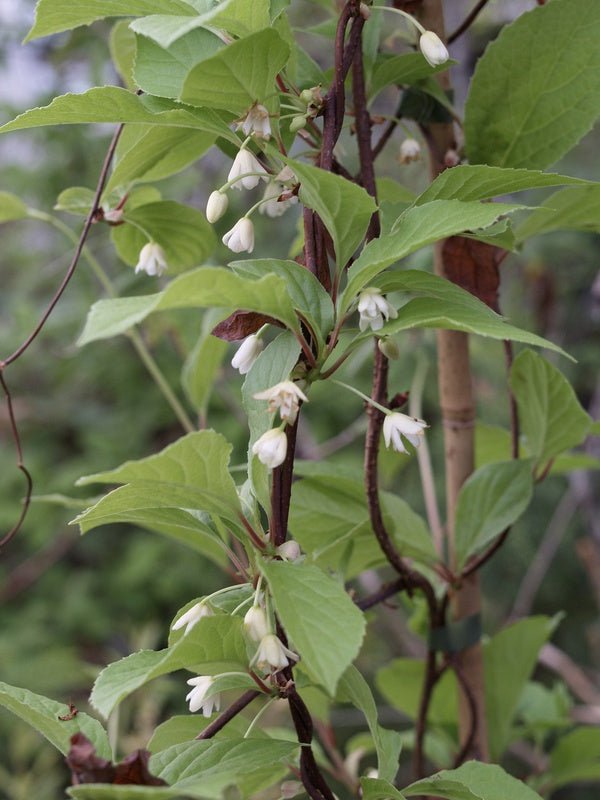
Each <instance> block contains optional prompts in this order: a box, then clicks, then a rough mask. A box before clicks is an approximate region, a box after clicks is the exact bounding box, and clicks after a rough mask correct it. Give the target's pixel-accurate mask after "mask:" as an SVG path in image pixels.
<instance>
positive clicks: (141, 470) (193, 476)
mask: <svg viewBox="0 0 600 800" xmlns="http://www.w3.org/2000/svg"><path fill="white" fill-rule="evenodd" d="M230 453H231V445H230V444H229V442H227V441H226V439H225V438H224V437H223V436H221V434H219V433H215V432H214V431H210V430H204V431H198V432H197V433H189V434H187V436H183V437H182V438H181V439H178V440H177V441H176V442H174V443H173V444H170V445H168V446H167V447H165V449H164V450H162V451H161V452H160V453H157V454H156V455H152V456H149V457H148V458H142V459H140V460H139V461H126V462H125V463H124V464H122V465H121V466H120V467H117V469H114V470H109V471H108V472H99V473H96V474H95V475H88V476H86V477H85V478H80V479H79V481H78V482H77V484H78V485H79V486H86V485H88V484H90V483H123V484H132V485H133V486H132V487H128V488H130V489H131V488H133V489H135V488H140V489H142V492H143V490H147V491H148V492H150V494H154V495H155V496H156V507H157V508H158V507H161V506H163V507H164V506H167V505H170V506H172V507H175V506H177V505H181V506H184V507H186V508H199V509H201V510H208V511H216V513H224V514H226V515H227V516H228V518H231V519H237V517H238V515H239V513H240V512H241V507H240V501H239V498H238V495H237V491H236V488H235V484H234V483H233V480H232V479H231V476H230V474H229V470H228V464H229V455H230ZM117 491H119V490H117ZM120 491H121V493H123V490H120ZM113 494H115V493H113ZM109 496H110V495H109ZM104 500H106V498H104ZM102 502H103V500H101V501H100V504H101V503H102ZM185 503H188V504H189V505H187V506H185ZM207 506H208V507H207ZM98 507H99V506H98V505H97V506H94V507H93V508H92V509H91V510H90V511H94V509H97V508H98ZM132 507H133V508H135V506H132ZM147 507H148V506H147ZM88 513H90V512H89V511H86V512H84V514H82V515H81V516H80V517H78V518H77V519H76V520H75V522H79V521H83V520H84V519H85V517H86V515H87V514H88Z"/></svg>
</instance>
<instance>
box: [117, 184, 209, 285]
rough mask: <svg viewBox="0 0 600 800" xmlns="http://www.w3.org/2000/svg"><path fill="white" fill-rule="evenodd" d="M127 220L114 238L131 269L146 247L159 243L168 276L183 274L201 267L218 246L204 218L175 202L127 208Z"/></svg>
mask: <svg viewBox="0 0 600 800" xmlns="http://www.w3.org/2000/svg"><path fill="white" fill-rule="evenodd" d="M123 220H124V222H125V224H124V225H117V226H115V227H114V228H113V229H112V238H113V241H114V243H115V246H116V248H117V252H118V253H119V255H120V257H121V258H122V259H123V261H125V263H126V264H129V265H130V266H135V265H136V264H137V262H138V260H139V257H140V251H141V250H142V248H143V247H144V245H145V244H147V243H148V242H156V244H159V245H160V246H161V247H162V249H163V250H164V252H165V257H166V261H167V272H168V273H169V274H174V273H177V272H182V271H184V270H187V269H190V267H197V266H200V264H201V263H202V262H203V261H205V260H206V259H207V258H208V257H209V256H210V255H211V253H212V252H213V250H214V249H215V246H216V243H217V238H216V236H215V232H214V230H213V226H212V225H209V223H208V222H207V221H206V217H205V216H204V214H202V213H200V211H197V210H196V209H195V208H192V207H191V206H184V205H182V204H181V203H176V202H175V201H174V200H161V201H160V202H158V203H149V204H148V205H144V206H137V207H136V208H133V209H131V210H129V209H128V208H127V206H125V209H124V213H123ZM171 285H172V284H171Z"/></svg>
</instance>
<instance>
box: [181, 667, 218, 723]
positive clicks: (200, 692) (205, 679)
mask: <svg viewBox="0 0 600 800" xmlns="http://www.w3.org/2000/svg"><path fill="white" fill-rule="evenodd" d="M214 680H215V679H214V678H212V677H211V676H210V675H199V676H198V677H197V678H190V679H189V681H188V682H187V683H188V685H189V686H193V687H194V688H193V689H192V691H191V692H189V693H188V694H187V695H186V697H185V699H186V700H188V701H189V704H190V711H191V712H192V714H193V713H194V712H195V711H200V710H201V709H202V713H203V714H204V716H205V717H210V715H211V714H212V713H213V711H219V710H220V709H221V695H220V694H219V693H217V694H213V695H211V696H210V697H206V695H207V693H208V691H209V689H210V687H211V686H212V685H213V683H214Z"/></svg>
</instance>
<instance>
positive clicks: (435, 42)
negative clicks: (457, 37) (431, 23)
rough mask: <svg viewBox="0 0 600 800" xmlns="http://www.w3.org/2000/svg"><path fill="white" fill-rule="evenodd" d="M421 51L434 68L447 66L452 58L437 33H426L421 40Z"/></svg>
mask: <svg viewBox="0 0 600 800" xmlns="http://www.w3.org/2000/svg"><path fill="white" fill-rule="evenodd" d="M419 49H420V50H421V52H422V53H423V55H424V56H425V59H426V60H427V61H428V62H429V64H431V66H432V67H437V66H439V65H440V64H445V63H446V61H448V59H449V58H450V55H449V53H448V50H447V49H446V45H445V44H444V43H443V42H442V40H441V39H440V37H439V36H438V35H437V33H434V32H433V31H425V33H424V34H423V35H422V36H421V38H420V39H419Z"/></svg>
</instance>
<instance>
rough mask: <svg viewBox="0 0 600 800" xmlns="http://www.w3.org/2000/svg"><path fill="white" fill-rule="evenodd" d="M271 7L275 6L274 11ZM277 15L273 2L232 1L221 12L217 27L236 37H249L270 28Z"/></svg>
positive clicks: (216, 21)
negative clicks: (273, 17) (274, 16)
mask: <svg viewBox="0 0 600 800" xmlns="http://www.w3.org/2000/svg"><path fill="white" fill-rule="evenodd" d="M192 2H198V0H192ZM271 5H273V6H274V8H273V9H271ZM275 13H276V9H275V3H273V4H272V3H271V0H253V1H252V3H248V2H247V0H231V2H230V3H228V4H227V6H226V8H225V9H224V10H223V11H220V12H219V14H218V16H217V18H216V20H215V25H216V26H217V27H219V28H224V29H225V30H226V31H229V33H232V34H233V35H234V36H240V37H241V36H248V34H250V33H256V32H257V31H261V30H263V28H268V27H269V26H270V25H271V21H272V15H273V14H275ZM280 13H281V12H280Z"/></svg>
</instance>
